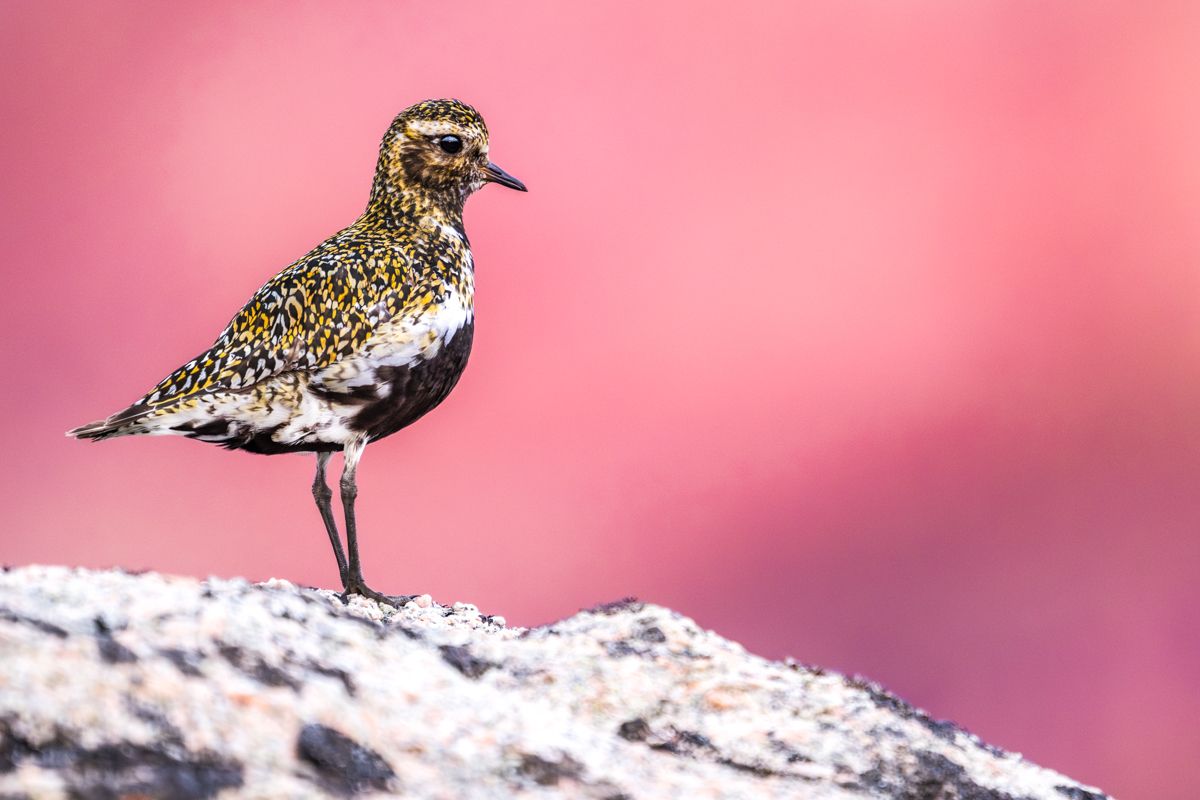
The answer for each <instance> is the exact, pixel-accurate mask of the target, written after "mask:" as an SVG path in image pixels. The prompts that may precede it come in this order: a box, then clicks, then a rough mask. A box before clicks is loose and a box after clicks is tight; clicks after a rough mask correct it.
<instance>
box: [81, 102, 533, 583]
mask: <svg viewBox="0 0 1200 800" xmlns="http://www.w3.org/2000/svg"><path fill="white" fill-rule="evenodd" d="M488 182H494V183H499V184H501V185H504V186H508V187H510V188H514V189H519V190H521V191H524V189H525V187H524V185H523V184H522V183H521V182H520V181H518V180H517V179H515V178H513V177H512V176H511V175H509V174H508V173H506V172H504V170H502V169H500V168H499V167H497V166H496V165H495V164H492V163H490V162H489V161H488V131H487V127H486V125H485V124H484V122H483V119H482V117H480V116H479V114H478V113H477V112H476V111H475V110H474V109H473V108H471V107H470V106H468V105H466V104H464V103H462V102H459V101H457V100H427V101H425V102H423V103H418V104H417V105H414V106H411V107H410V108H408V109H405V110H404V111H403V112H401V113H400V114H399V115H398V116H397V117H396V119H395V120H394V121H393V122H392V124H391V126H390V127H389V128H388V130H387V132H386V134H385V135H384V137H383V142H382V144H381V145H380V152H379V161H378V164H377V166H376V170H375V178H374V181H373V183H372V186H371V197H370V201H369V202H368V204H367V208H366V210H365V211H364V212H363V214H362V216H360V217H359V218H358V219H357V220H356V221H355V222H354V224H352V225H350V226H349V227H348V228H345V229H344V230H342V231H339V232H338V233H336V234H334V235H333V236H331V237H330V238H329V239H327V240H326V241H324V242H322V243H321V244H320V245H318V246H317V247H315V248H313V250H312V251H311V252H309V253H308V254H306V255H305V256H303V257H302V258H300V259H298V260H297V261H295V262H294V263H293V264H291V265H290V266H288V267H287V268H285V269H284V270H283V271H282V272H280V273H279V274H278V275H276V276H275V277H274V278H272V279H271V280H269V281H267V283H266V284H265V285H264V286H263V287H262V288H261V289H259V290H258V292H256V293H255V294H254V296H253V297H251V298H250V301H249V302H247V303H246V305H245V306H244V307H243V308H242V309H241V310H240V311H239V312H238V313H237V314H236V315H235V316H234V317H233V319H232V320H231V321H230V322H229V324H228V326H226V328H225V330H224V331H222V332H221V334H220V335H219V336H218V337H217V339H216V341H215V342H214V343H213V345H212V347H210V348H209V349H208V350H206V351H205V352H203V353H201V354H200V355H198V356H196V357H195V358H194V359H192V360H191V361H189V362H188V363H186V364H184V365H183V366H181V367H179V368H178V369H177V370H175V371H174V372H172V373H171V374H170V375H168V376H167V377H166V378H164V379H163V380H162V381H160V382H159V383H158V385H156V386H155V387H154V388H153V389H151V390H150V391H149V392H147V393H146V395H145V396H143V397H142V398H141V399H140V400H138V401H137V402H135V403H134V404H132V405H131V406H129V407H128V408H126V409H125V410H123V411H120V412H118V413H117V414H114V415H112V416H111V417H109V418H107V419H105V420H101V421H99V422H94V423H91V424H90V425H84V426H82V427H80V428H76V429H74V430H72V431H70V432H69V435H71V436H75V437H77V438H83V439H106V438H110V437H113V436H124V435H137V434H172V435H182V436H187V437H190V438H195V439H200V440H203V441H208V442H213V443H216V444H220V445H222V446H224V447H228V448H231V449H242V450H248V451H250V452H257V453H266V454H272V453H284V452H300V451H312V452H316V453H318V479H319V482H320V485H321V486H322V487H324V469H325V461H326V460H327V458H328V453H330V452H332V451H334V450H345V452H346V467H345V471H344V472H343V502H344V503H345V502H346V500H347V497H346V489H345V486H346V480H347V476H348V477H349V480H350V482H351V484H352V483H353V477H354V469H355V467H356V464H357V460H358V457H359V455H360V454H361V452H362V448H363V447H364V446H365V444H366V443H367V442H368V441H374V440H376V439H380V438H383V437H384V436H388V435H390V434H392V433H395V432H396V431H397V430H400V429H401V428H403V427H405V426H407V425H409V424H411V423H412V422H414V421H415V420H416V419H418V418H419V417H421V416H422V415H423V414H425V413H427V412H428V411H430V410H431V409H433V408H434V407H436V406H437V405H438V404H439V403H440V402H441V401H442V400H443V399H445V397H446V395H447V394H449V392H450V390H451V389H453V387H454V385H455V383H456V382H457V381H458V378H459V375H460V374H461V373H462V370H463V368H464V367H465V366H466V361H467V357H468V355H469V353H470V347H471V341H472V338H473V334H474V312H473V308H474V293H475V288H474V262H473V260H472V257H471V251H470V248H469V244H468V241H467V237H466V233H465V231H464V229H463V220H462V212H463V204H464V203H465V202H466V199H467V197H468V196H469V195H470V194H471V193H473V192H475V191H476V190H478V189H479V188H481V187H482V186H483V185H484V184H485V183H488ZM326 491H327V490H326ZM314 494H315V495H318V499H317V503H318V507H320V508H321V512H322V518H323V519H324V521H325V524H326V529H327V531H328V532H329V535H330V539H331V541H332V542H333V543H334V551H335V554H337V555H338V565H339V571H340V572H341V574H342V579H343V585H344V588H345V589H346V591H347V592H351V591H356V592H359V593H363V594H371V595H372V596H375V595H377V594H378V593H373V592H371V590H368V589H367V588H366V586H365V583H363V582H362V577H361V573H360V572H359V571H358V566H357V546H356V545H355V543H354V533H353V531H354V528H353V512H352V498H351V505H348V506H347V539H348V542H349V549H350V554H351V557H350V561H349V563H347V562H346V561H345V559H344V558H343V557H342V554H341V549H340V544H338V538H337V533H336V529H335V527H334V525H333V522H332V518H331V516H329V514H328V505H327V504H328V497H327V496H326V498H325V504H326V505H325V506H322V500H321V497H320V496H319V495H320V492H318V491H317V488H316V484H314ZM379 597H382V595H379Z"/></svg>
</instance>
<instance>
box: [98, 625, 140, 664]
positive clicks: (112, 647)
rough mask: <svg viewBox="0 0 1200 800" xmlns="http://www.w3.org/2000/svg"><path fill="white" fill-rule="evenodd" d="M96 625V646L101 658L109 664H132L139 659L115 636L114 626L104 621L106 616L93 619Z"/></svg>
mask: <svg viewBox="0 0 1200 800" xmlns="http://www.w3.org/2000/svg"><path fill="white" fill-rule="evenodd" d="M93 624H94V625H95V627H96V648H97V649H98V650H99V651H100V658H101V659H103V660H104V661H105V662H107V663H109V664H132V663H134V662H135V661H137V660H138V658H137V655H136V654H135V653H134V652H133V651H132V650H130V649H129V648H128V647H126V646H125V645H123V644H121V643H120V642H118V641H117V640H116V639H114V638H113V635H112V634H113V632H112V628H110V627H109V625H108V623H107V622H105V621H104V617H96V618H95V620H93Z"/></svg>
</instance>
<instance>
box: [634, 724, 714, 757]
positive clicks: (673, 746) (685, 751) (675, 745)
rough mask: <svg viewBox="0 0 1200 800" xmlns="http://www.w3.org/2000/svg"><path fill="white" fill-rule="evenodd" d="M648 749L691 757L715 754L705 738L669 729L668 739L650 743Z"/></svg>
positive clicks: (694, 733) (710, 742)
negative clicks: (701, 754)
mask: <svg viewBox="0 0 1200 800" xmlns="http://www.w3.org/2000/svg"><path fill="white" fill-rule="evenodd" d="M650 747H652V748H653V749H655V750H665V751H666V752H668V753H674V754H675V755H680V756H692V757H695V756H696V755H698V754H700V753H705V754H711V753H716V752H717V748H716V747H714V746H713V743H712V741H711V740H710V739H709V738H708V737H707V736H705V735H703V734H700V733H696V732H695V731H681V730H677V729H674V728H673V729H671V735H670V737H669V738H665V739H662V740H659V741H652V742H651V743H650Z"/></svg>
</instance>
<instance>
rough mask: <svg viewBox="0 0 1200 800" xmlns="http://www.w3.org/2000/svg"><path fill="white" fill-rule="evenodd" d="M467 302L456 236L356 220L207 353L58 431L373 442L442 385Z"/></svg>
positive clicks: (254, 303) (469, 279)
mask: <svg viewBox="0 0 1200 800" xmlns="http://www.w3.org/2000/svg"><path fill="white" fill-rule="evenodd" d="M473 295H474V280H473V274H472V262H471V255H470V251H469V249H468V247H467V242H466V239H465V237H464V236H463V235H462V233H461V230H460V229H457V228H455V227H454V226H453V225H449V224H446V223H445V222H444V221H439V220H437V219H434V218H429V217H425V218H421V219H418V220H414V221H412V222H411V223H406V224H397V225H392V226H389V227H381V226H378V225H371V224H367V223H366V222H365V220H360V221H359V222H358V223H356V224H355V225H353V226H351V227H349V228H347V229H345V230H343V231H341V232H340V233H338V234H336V235H334V236H333V237H331V238H329V239H328V240H326V241H325V242H323V243H322V244H321V245H319V246H318V247H316V248H315V249H313V250H312V252H310V253H308V254H307V255H305V256H304V257H303V258H301V259H299V260H297V261H296V262H295V263H293V264H292V265H290V266H289V267H288V268H286V269H285V270H283V271H282V272H280V273H279V274H278V275H276V276H275V277H274V278H272V279H271V280H270V281H268V282H267V283H266V284H265V285H264V286H263V287H262V288H261V289H259V290H258V292H256V293H255V294H254V296H253V297H252V298H251V299H250V301H249V302H248V303H246V305H245V306H244V307H243V308H242V309H241V310H240V311H239V312H238V313H237V314H236V315H235V316H234V318H233V319H232V320H231V321H230V323H229V325H228V326H227V327H226V328H225V330H224V331H222V333H221V334H220V336H218V337H217V339H216V341H215V342H214V343H213V345H212V347H210V348H209V349H208V350H206V351H205V352H203V353H201V354H200V355H198V356H197V357H196V358H194V359H192V360H191V361H189V362H188V363H186V364H184V365H183V366H181V367H179V368H178V369H176V370H175V371H174V372H172V373H171V374H170V375H168V376H167V377H166V378H164V379H163V380H162V381H160V382H159V384H158V385H157V386H155V387H154V388H153V389H151V390H150V391H149V392H148V393H147V394H146V395H145V396H144V397H142V398H141V399H140V400H138V401H137V402H136V403H134V404H133V405H131V406H130V407H129V408H127V409H125V410H124V411H122V412H119V413H118V414H115V415H113V416H112V417H109V418H108V419H107V420H103V421H101V422H97V423H92V424H91V425H86V426H83V427H82V428H77V429H76V430H74V431H71V434H72V435H75V436H78V437H80V438H107V437H110V436H120V435H129V434H178V435H185V436H191V437H193V438H198V439H203V440H205V441H211V442H215V443H219V444H222V445H225V446H227V447H231V448H240V449H247V450H251V451H254V452H267V453H271V452H288V451H294V450H335V449H340V448H341V447H342V446H343V445H344V444H345V443H346V441H348V440H349V439H351V438H354V437H357V436H364V435H365V436H368V437H369V438H379V437H380V436H384V435H387V434H389V433H393V432H394V431H395V430H399V428H400V427H403V426H404V425H407V424H409V422H411V421H413V420H415V419H416V418H417V417H419V416H421V415H422V414H424V413H425V412H427V411H428V410H430V409H431V408H432V407H433V406H436V405H437V403H439V402H441V400H442V399H444V397H445V395H446V394H448V393H449V390H450V388H452V387H453V385H454V381H456V380H457V378H458V374H459V373H461V371H462V368H463V367H464V366H465V364H466V357H467V355H468V354H469V345H470V340H471V333H472V331H471V326H472V317H473V313H472V304H473ZM455 340H457V344H454V343H455ZM451 376H452V377H451Z"/></svg>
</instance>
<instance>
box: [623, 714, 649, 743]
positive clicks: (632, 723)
mask: <svg viewBox="0 0 1200 800" xmlns="http://www.w3.org/2000/svg"><path fill="white" fill-rule="evenodd" d="M617 736H620V737H621V738H622V739H624V740H626V741H629V742H644V741H646V739H648V738H650V726H649V725H648V724H646V720H644V719H642V718H641V717H635V718H633V719H630V720H626V721H625V722H622V723H621V724H620V725H619V726H618V727H617Z"/></svg>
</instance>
